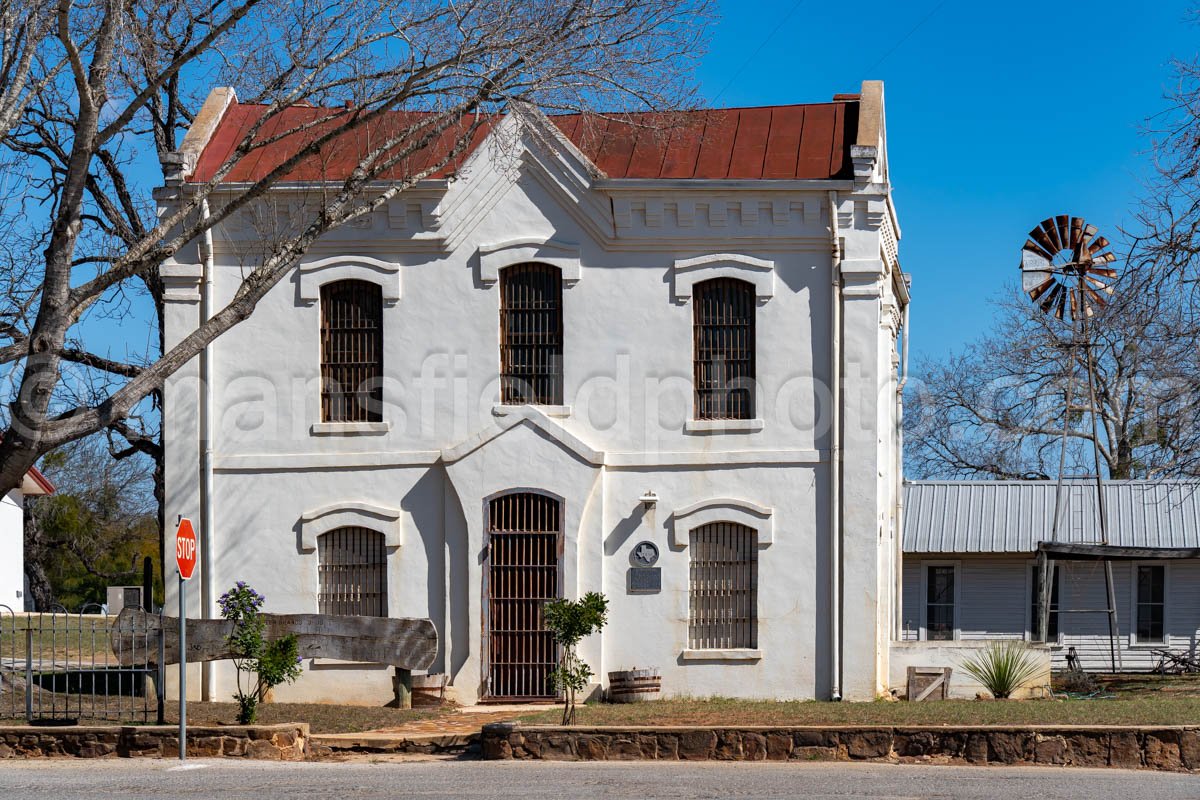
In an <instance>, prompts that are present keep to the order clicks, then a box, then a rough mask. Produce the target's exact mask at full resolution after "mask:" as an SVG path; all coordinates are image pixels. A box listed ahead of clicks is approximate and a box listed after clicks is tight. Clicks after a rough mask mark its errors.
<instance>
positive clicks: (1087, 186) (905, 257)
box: [93, 0, 1200, 367]
mask: <svg viewBox="0 0 1200 800" xmlns="http://www.w3.org/2000/svg"><path fill="white" fill-rule="evenodd" d="M1187 9H1188V4H1187V2H1184V1H1183V0H1159V1H1158V2H1144V3H1140V4H1136V5H1130V4H1126V3H1118V2H1095V3H1087V2H1057V3H1054V2H1042V3H1035V2H1030V1H1029V0H1018V1H1017V2H1008V3H1001V4H992V5H988V6H984V5H982V4H976V3H969V2H962V1H961V0H959V1H958V2H955V1H954V0H902V1H897V0H892V1H891V2H884V1H882V0H858V2H856V3H854V4H853V5H852V6H848V5H846V4H833V3H828V2H821V1H820V0H799V1H798V2H797V0H741V2H732V1H731V0H724V1H723V2H722V8H721V11H722V14H723V16H722V18H721V19H720V20H719V22H718V23H717V24H716V25H715V26H714V28H713V30H712V40H711V45H710V48H709V52H708V54H707V55H706V57H705V58H704V60H703V61H702V63H701V67H700V73H699V76H698V77H699V79H700V85H701V91H702V93H703V95H704V98H705V99H706V100H707V101H708V102H709V104H711V105H718V106H719V105H727V106H730V105H766V104H774V103H797V102H820V101H825V100H828V99H829V98H831V97H832V96H833V94H835V93H837V92H854V91H857V90H858V87H859V86H860V84H861V82H862V81H863V80H864V79H881V80H883V81H884V82H885V91H886V103H887V115H888V120H887V121H888V136H889V154H890V159H891V169H892V172H891V174H892V179H893V182H894V184H895V200H896V204H897V208H898V212H899V215H900V224H901V227H902V228H903V234H904V237H903V241H902V242H901V262H902V264H903V266H904V269H905V270H906V271H908V272H910V273H911V274H912V275H913V291H914V306H913V315H912V325H911V327H912V331H911V333H912V339H911V341H912V352H913V355H914V357H915V359H916V360H915V361H914V367H915V366H916V365H917V363H918V362H919V360H920V358H921V357H922V356H928V357H932V358H940V357H942V356H944V355H946V354H947V353H948V352H949V351H950V350H952V349H958V348H960V347H962V346H963V345H964V344H966V343H967V342H969V341H971V340H973V339H975V338H977V337H979V336H980V335H981V334H983V333H985V332H986V331H987V329H988V327H989V325H990V322H991V319H992V308H991V306H990V302H991V300H992V299H993V298H995V297H997V296H998V295H999V294H1000V293H1002V292H1004V291H1005V290H1006V287H1010V286H1013V285H1015V284H1016V280H1017V277H1018V274H1017V268H1016V265H1017V261H1018V251H1019V250H1020V246H1021V244H1023V243H1024V240H1025V234H1026V232H1027V231H1028V230H1029V229H1030V228H1032V227H1033V226H1034V225H1036V224H1037V223H1038V222H1040V221H1041V220H1042V219H1044V218H1046V217H1047V216H1050V215H1052V214H1063V213H1070V214H1074V215H1077V216H1083V217H1085V218H1087V219H1088V221H1090V222H1092V223H1093V224H1095V225H1097V226H1098V227H1099V228H1100V230H1101V232H1103V233H1105V234H1106V235H1108V237H1109V238H1110V239H1115V238H1117V229H1118V227H1119V226H1121V225H1122V224H1124V223H1127V222H1128V221H1129V216H1130V213H1131V210H1132V208H1133V206H1134V203H1135V202H1136V200H1137V198H1138V196H1139V193H1140V192H1141V187H1142V180H1143V178H1144V176H1145V175H1146V173H1147V170H1148V166H1149V159H1148V157H1147V153H1146V150H1147V148H1148V146H1149V139H1148V138H1147V137H1146V135H1145V134H1144V133H1143V131H1144V129H1145V128H1146V126H1147V124H1148V123H1149V121H1150V120H1151V118H1152V117H1153V116H1154V115H1156V114H1159V113H1160V112H1162V111H1163V110H1164V109H1165V108H1166V106H1167V101H1166V100H1165V99H1164V95H1165V94H1166V93H1167V92H1168V91H1169V89H1170V87H1171V85H1172V80H1173V77H1172V71H1171V60H1172V59H1173V58H1183V59H1190V58H1192V57H1194V56H1196V55H1197V53H1198V52H1200V27H1197V26H1194V25H1192V24H1191V23H1190V22H1188V20H1187ZM136 308H137V309H138V310H139V311H142V309H143V308H144V303H138V304H137V305H136ZM146 313H149V312H148V311H147V312H146ZM130 330H131V329H130V328H129V327H128V325H122V326H118V328H116V329H114V328H113V327H112V326H111V325H110V324H108V323H104V322H99V324H96V325H95V327H94V328H93V331H94V332H95V333H99V334H100V336H99V338H100V339H101V343H100V344H98V345H94V346H97V348H98V349H99V350H100V351H101V352H106V351H107V352H106V354H109V355H112V356H114V357H124V356H125V355H126V353H127V351H129V350H133V351H134V352H139V353H140V352H143V348H144V347H145V344H146V336H147V331H146V330H145V329H143V328H140V327H138V328H135V329H133V330H136V333H135V334H134V335H132V336H130V335H129V334H130Z"/></svg>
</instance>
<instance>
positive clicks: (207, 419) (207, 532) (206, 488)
mask: <svg viewBox="0 0 1200 800" xmlns="http://www.w3.org/2000/svg"><path fill="white" fill-rule="evenodd" d="M208 214H209V211H208V201H207V200H203V201H201V203H200V216H201V218H202V219H205V220H207V219H208ZM200 261H201V264H202V267H203V273H204V274H203V277H202V282H203V286H202V287H201V292H200V324H201V325H203V324H204V323H206V322H208V320H209V319H210V318H211V317H212V307H213V298H212V295H213V236H212V228H207V227H206V228H205V229H204V233H203V235H202V237H201V240H200ZM212 360H213V354H212V342H209V343H208V344H206V345H204V349H203V350H202V351H201V352H200V557H201V559H203V560H202V561H201V565H202V566H201V568H200V618H201V619H209V618H210V617H211V616H212V613H211V609H212V597H213V587H212V584H213V581H212V569H213V546H212V534H213V524H212V518H213V502H212V496H213V492H212V483H213V447H212V437H213V432H212V429H213V424H212V422H213V389H212ZM200 697H201V699H202V700H204V701H205V702H208V701H211V700H212V698H213V691H212V668H211V665H210V663H209V662H208V661H205V662H203V663H202V664H201V666H200Z"/></svg>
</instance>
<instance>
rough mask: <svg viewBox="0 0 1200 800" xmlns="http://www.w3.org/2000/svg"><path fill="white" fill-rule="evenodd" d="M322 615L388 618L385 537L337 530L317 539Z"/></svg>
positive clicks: (370, 532)
mask: <svg viewBox="0 0 1200 800" xmlns="http://www.w3.org/2000/svg"><path fill="white" fill-rule="evenodd" d="M317 552H318V554H319V557H320V567H319V568H318V569H319V572H320V578H321V593H320V595H319V597H318V603H317V605H318V609H319V611H320V613H322V614H337V615H340V616H361V617H386V616H387V552H386V551H385V550H384V540H383V534H382V533H380V532H379V531H373V530H370V529H369V528H358V527H347V528H336V529H334V530H332V531H329V532H328V533H323V534H321V535H320V536H319V537H317Z"/></svg>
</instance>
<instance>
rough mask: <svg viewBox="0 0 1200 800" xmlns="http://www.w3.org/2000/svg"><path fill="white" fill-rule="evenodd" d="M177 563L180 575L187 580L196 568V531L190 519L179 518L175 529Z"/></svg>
mask: <svg viewBox="0 0 1200 800" xmlns="http://www.w3.org/2000/svg"><path fill="white" fill-rule="evenodd" d="M175 563H176V564H178V565H179V577H181V578H183V579H184V580H185V581H186V580H187V579H188V578H190V577H192V572H193V571H194V570H195V569H196V531H195V530H193V529H192V521H191V520H190V519H186V518H185V519H181V520H179V528H178V529H177V530H176V531H175Z"/></svg>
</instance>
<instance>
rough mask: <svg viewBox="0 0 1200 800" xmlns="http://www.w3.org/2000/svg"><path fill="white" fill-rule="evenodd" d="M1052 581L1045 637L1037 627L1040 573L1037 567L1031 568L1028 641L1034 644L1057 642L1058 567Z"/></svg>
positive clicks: (1040, 595)
mask: <svg viewBox="0 0 1200 800" xmlns="http://www.w3.org/2000/svg"><path fill="white" fill-rule="evenodd" d="M1053 570H1054V579H1053V581H1052V582H1051V583H1050V617H1049V620H1048V622H1047V626H1046V627H1047V630H1046V635H1045V636H1040V635H1039V631H1038V625H1040V624H1041V619H1042V617H1041V606H1042V571H1041V570H1040V569H1039V568H1038V567H1036V566H1035V567H1034V568H1033V580H1032V581H1031V582H1030V586H1031V588H1032V591H1031V594H1030V597H1029V639H1030V641H1034V642H1057V641H1058V584H1059V578H1060V577H1061V576H1060V575H1059V571H1058V567H1057V566H1055V567H1054V568H1053Z"/></svg>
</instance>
